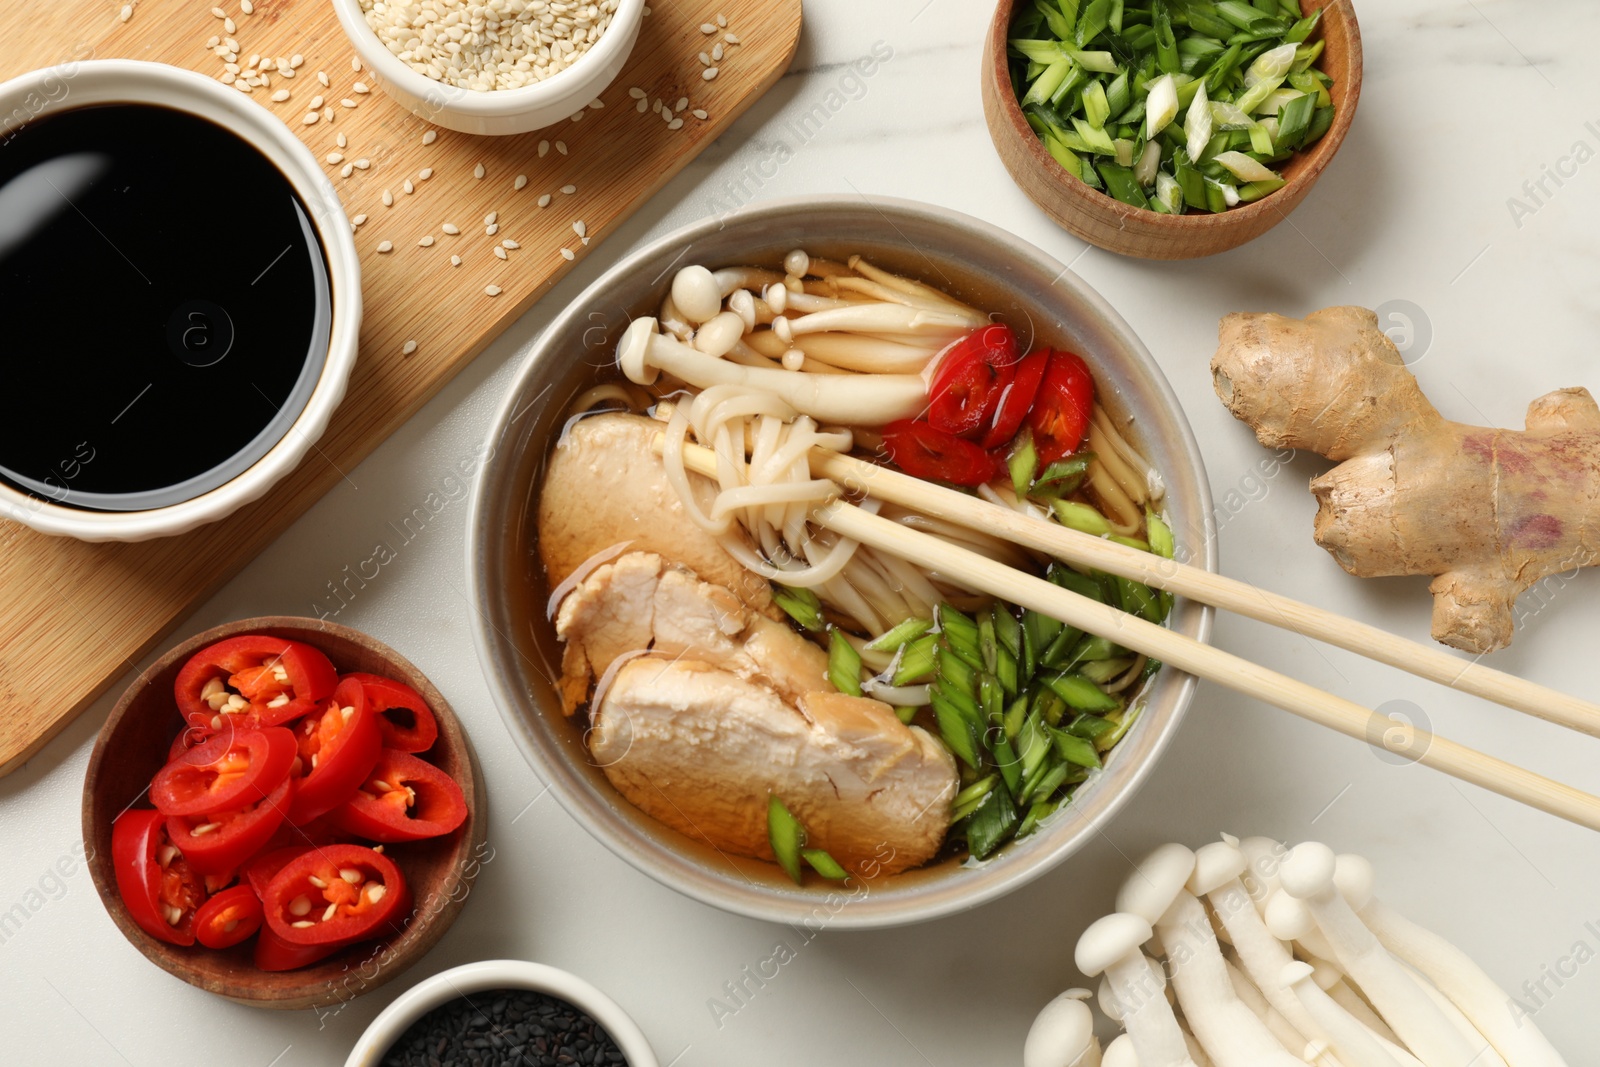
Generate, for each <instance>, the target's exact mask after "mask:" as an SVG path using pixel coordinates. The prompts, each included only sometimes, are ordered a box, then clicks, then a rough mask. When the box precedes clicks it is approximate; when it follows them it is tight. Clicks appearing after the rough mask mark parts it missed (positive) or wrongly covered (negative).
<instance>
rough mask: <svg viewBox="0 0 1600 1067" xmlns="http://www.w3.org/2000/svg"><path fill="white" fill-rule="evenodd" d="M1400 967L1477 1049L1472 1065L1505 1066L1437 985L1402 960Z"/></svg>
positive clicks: (1475, 1028)
mask: <svg viewBox="0 0 1600 1067" xmlns="http://www.w3.org/2000/svg"><path fill="white" fill-rule="evenodd" d="M1400 967H1401V969H1402V970H1404V971H1405V972H1406V974H1408V975H1410V976H1411V980H1412V981H1414V982H1416V983H1417V985H1418V986H1419V987H1420V988H1421V989H1422V991H1423V992H1424V993H1426V994H1428V999H1429V1000H1431V1001H1433V1003H1434V1006H1436V1007H1437V1008H1438V1009H1439V1010H1440V1011H1442V1012H1444V1015H1445V1018H1447V1019H1449V1020H1450V1021H1451V1023H1453V1024H1454V1025H1455V1028H1456V1029H1457V1030H1458V1031H1460V1033H1461V1036H1462V1037H1464V1038H1466V1039H1467V1043H1468V1044H1469V1045H1471V1046H1472V1047H1473V1048H1474V1049H1476V1050H1477V1052H1476V1053H1475V1054H1474V1056H1473V1059H1472V1067H1506V1061H1505V1058H1504V1057H1502V1056H1501V1055H1500V1053H1499V1052H1498V1051H1496V1049H1495V1047H1494V1045H1493V1044H1492V1043H1491V1042H1490V1041H1489V1039H1488V1038H1486V1037H1484V1036H1483V1034H1482V1032H1481V1031H1479V1029H1478V1028H1477V1027H1476V1026H1474V1025H1473V1024H1472V1020H1471V1019H1469V1018H1467V1016H1466V1014H1465V1013H1464V1012H1462V1010H1461V1009H1460V1008H1458V1007H1456V1006H1455V1004H1454V1003H1452V1002H1451V1000H1450V998H1449V997H1447V996H1445V995H1444V994H1443V993H1442V992H1440V991H1439V987H1438V986H1436V985H1434V984H1433V983H1432V982H1430V981H1428V979H1427V978H1426V977H1425V976H1424V975H1423V974H1422V972H1421V971H1419V970H1417V969H1416V968H1415V967H1412V966H1410V965H1409V964H1407V963H1406V962H1405V961H1404V960H1401V961H1400Z"/></svg>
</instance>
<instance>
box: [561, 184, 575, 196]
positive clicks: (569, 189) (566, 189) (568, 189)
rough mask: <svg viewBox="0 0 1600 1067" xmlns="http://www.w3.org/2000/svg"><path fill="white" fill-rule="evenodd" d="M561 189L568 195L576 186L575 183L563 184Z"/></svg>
mask: <svg viewBox="0 0 1600 1067" xmlns="http://www.w3.org/2000/svg"><path fill="white" fill-rule="evenodd" d="M561 191H562V192H563V193H566V194H567V195H568V196H571V195H572V194H573V193H575V192H577V191H578V187H577V186H576V185H563V186H562V187H561Z"/></svg>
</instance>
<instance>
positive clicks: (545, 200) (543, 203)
mask: <svg viewBox="0 0 1600 1067" xmlns="http://www.w3.org/2000/svg"><path fill="white" fill-rule="evenodd" d="M539 206H540V207H549V206H550V194H549V193H545V194H544V195H543V196H541V197H540V198H539Z"/></svg>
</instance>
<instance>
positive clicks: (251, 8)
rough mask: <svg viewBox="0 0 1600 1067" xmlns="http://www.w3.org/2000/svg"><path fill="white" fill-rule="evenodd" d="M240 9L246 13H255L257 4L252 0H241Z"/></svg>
mask: <svg viewBox="0 0 1600 1067" xmlns="http://www.w3.org/2000/svg"><path fill="white" fill-rule="evenodd" d="M239 10H240V11H242V12H244V13H245V14H246V15H254V14H255V13H256V6H255V5H254V4H252V3H251V2H250V0H239Z"/></svg>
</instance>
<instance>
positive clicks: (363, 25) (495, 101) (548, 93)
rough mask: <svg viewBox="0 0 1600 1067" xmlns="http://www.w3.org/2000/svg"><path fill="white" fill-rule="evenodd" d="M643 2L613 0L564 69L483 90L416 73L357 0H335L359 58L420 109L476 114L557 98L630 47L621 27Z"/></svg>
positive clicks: (546, 102) (534, 106) (531, 106)
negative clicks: (603, 22) (589, 40)
mask: <svg viewBox="0 0 1600 1067" xmlns="http://www.w3.org/2000/svg"><path fill="white" fill-rule="evenodd" d="M644 6H645V0H617V10H616V11H615V12H614V13H613V14H612V16H611V22H610V24H609V25H607V27H606V32H605V33H603V34H601V35H600V40H599V41H598V42H597V43H596V44H594V45H593V46H591V47H590V48H589V50H588V51H587V52H585V53H584V54H583V55H581V56H579V57H578V58H577V59H575V60H574V61H573V62H572V65H571V66H569V67H567V68H566V69H565V70H562V71H561V72H559V73H557V74H552V75H551V76H550V77H548V78H546V79H544V80H543V81H538V82H534V83H533V84H532V85H524V86H521V87H519V88H516V89H495V90H484V89H463V88H462V87H461V86H459V85H451V84H450V83H448V82H441V81H434V80H433V79H432V78H430V77H428V76H427V75H426V74H418V73H417V72H416V71H414V70H412V69H411V67H410V66H409V65H407V64H406V63H404V62H402V61H401V59H400V57H399V56H397V55H395V54H394V53H393V52H391V51H389V46H388V45H386V44H384V43H383V39H382V38H380V37H379V36H378V33H377V31H376V30H374V29H373V28H372V27H371V26H370V25H368V24H367V19H366V14H365V13H364V12H363V11H362V10H361V4H360V2H359V0H333V7H334V10H335V12H337V14H338V16H339V22H340V23H341V24H342V25H343V26H344V30H345V33H346V34H347V35H348V36H349V37H350V40H351V43H352V44H354V45H355V47H356V49H357V51H359V52H360V53H361V59H362V62H363V63H365V64H366V65H367V67H368V68H369V69H371V70H372V71H373V73H374V74H376V75H377V76H378V77H379V78H380V79H383V80H385V81H388V82H391V83H393V84H394V85H395V86H396V87H398V88H399V89H400V91H401V92H403V93H405V94H406V95H407V96H410V97H414V98H416V99H417V100H419V101H421V105H422V107H423V109H424V110H427V111H433V112H439V111H445V110H450V111H454V112H456V113H458V114H461V115H466V116H470V117H472V118H479V119H485V118H498V117H501V116H504V115H508V114H514V113H517V112H522V111H531V110H534V109H537V108H540V107H544V106H546V105H550V104H554V103H556V102H557V101H559V99H560V98H561V97H563V96H565V95H566V94H567V93H568V92H570V91H571V90H572V88H573V86H574V83H575V82H578V81H579V80H580V79H583V78H586V77H587V76H588V74H589V72H590V71H591V70H593V69H595V68H597V67H604V66H605V65H606V64H607V63H609V62H611V61H612V60H613V59H615V58H617V57H616V53H617V52H618V51H619V50H622V51H626V50H630V49H632V47H633V41H634V36H635V35H634V34H632V33H627V32H621V31H623V30H624V28H625V27H627V26H628V25H629V24H630V23H631V24H634V25H637V23H638V20H639V19H640V18H642V17H643V14H644ZM614 31H617V32H614ZM600 88H603V87H597V88H596V90H595V91H594V92H592V93H589V94H587V95H588V99H593V98H594V97H595V96H598V95H599V89H600ZM586 103H588V100H584V101H581V102H580V103H579V104H578V105H577V106H578V107H581V106H582V105H583V104H586ZM574 110H576V108H574ZM562 117H563V118H565V117H566V116H562Z"/></svg>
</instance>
